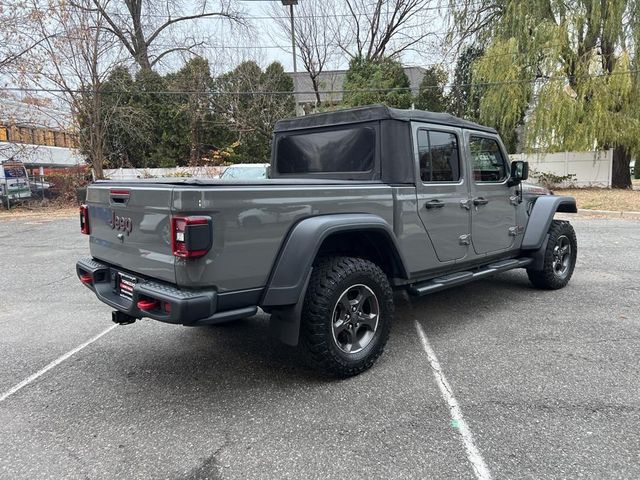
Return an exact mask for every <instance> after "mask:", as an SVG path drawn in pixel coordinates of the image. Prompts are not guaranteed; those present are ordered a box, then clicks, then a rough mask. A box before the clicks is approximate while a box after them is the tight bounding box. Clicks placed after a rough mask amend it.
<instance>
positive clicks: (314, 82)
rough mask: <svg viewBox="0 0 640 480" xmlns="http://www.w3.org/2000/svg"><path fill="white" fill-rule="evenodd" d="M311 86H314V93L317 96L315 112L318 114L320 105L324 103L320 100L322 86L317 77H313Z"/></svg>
mask: <svg viewBox="0 0 640 480" xmlns="http://www.w3.org/2000/svg"><path fill="white" fill-rule="evenodd" d="M311 84H312V85H313V92H314V93H315V95H316V108H315V111H316V112H317V111H318V109H319V108H320V104H321V103H322V101H321V100H320V85H318V77H317V76H315V77H314V76H313V75H312V76H311Z"/></svg>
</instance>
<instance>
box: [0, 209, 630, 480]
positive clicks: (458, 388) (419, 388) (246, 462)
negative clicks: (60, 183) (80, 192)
mask: <svg viewBox="0 0 640 480" xmlns="http://www.w3.org/2000/svg"><path fill="white" fill-rule="evenodd" d="M77 224H78V221H77V219H76V218H75V217H74V218H69V219H54V220H50V221H49V220H47V219H43V220H33V219H30V220H27V221H19V220H11V221H2V222H0V227H1V228H0V272H1V274H2V276H1V278H2V282H0V349H1V351H2V355H1V357H0V361H1V362H2V364H1V368H0V397H2V395H3V394H6V393H7V392H10V391H12V389H14V388H15V387H16V386H17V385H18V386H19V384H20V382H23V381H25V379H27V380H28V379H29V377H30V376H32V375H34V374H37V373H38V372H40V371H41V370H42V369H43V368H44V367H45V366H47V365H48V364H50V362H53V361H56V360H60V359H61V358H62V360H61V361H59V363H58V364H56V365H55V366H53V367H52V368H50V369H49V370H48V371H46V372H45V373H43V374H42V375H40V376H38V377H37V378H35V379H34V380H33V381H31V382H30V383H28V384H26V385H24V387H23V388H20V389H18V390H15V393H12V394H11V395H9V396H6V398H4V399H3V400H0V452H1V453H0V477H2V478H10V479H18V478H25V479H33V478H91V479H94V478H97V479H102V478H104V479H113V478H171V479H205V478H209V479H216V478H257V479H258V478H259V479H265V478H276V479H280V478H350V479H351V478H353V479H355V478H385V479H386V478H443V479H444V478H447V479H449V478H463V479H464V478H469V479H473V478H475V477H476V475H477V473H474V469H473V466H472V464H471V462H470V460H469V458H470V455H469V451H468V448H466V447H467V446H468V445H467V444H465V441H464V440H465V439H464V438H463V436H462V435H461V425H460V423H459V422H457V421H456V420H455V418H454V419H452V412H451V410H450V405H448V404H447V403H446V402H445V398H444V397H443V394H442V392H441V389H440V388H439V384H438V383H437V379H438V376H436V375H434V371H433V368H432V366H433V362H432V361H431V362H430V360H432V359H430V358H429V356H428V355H427V353H426V352H425V349H424V345H423V343H422V341H421V338H420V335H419V328H421V329H422V331H424V333H425V334H426V338H427V339H428V342H429V344H430V346H431V348H432V350H433V353H434V354H435V355H436V356H437V360H438V361H439V365H440V368H441V370H440V371H439V372H437V373H438V375H440V376H443V377H444V378H446V381H447V382H448V385H449V386H450V389H451V391H450V394H451V395H452V397H455V401H457V404H458V405H459V408H460V412H461V414H462V415H463V416H464V420H465V421H466V425H467V426H468V429H469V432H470V434H471V435H472V439H473V444H474V445H475V447H476V448H477V454H478V455H480V456H481V459H482V461H483V462H484V464H485V465H486V468H487V472H486V473H487V474H488V475H490V477H492V478H514V479H521V478H535V479H544V478H554V479H555V478H594V479H605V478H607V479H608V478H628V479H637V478H640V308H639V299H640V281H639V278H640V222H638V221H629V220H606V219H587V218H578V219H576V220H575V221H574V225H575V228H576V230H577V234H578V241H579V254H578V255H579V257H578V264H577V267H576V271H575V274H574V277H573V279H572V281H571V283H570V284H569V286H568V287H567V288H566V289H564V290H560V291H556V292H543V291H538V290H534V289H533V288H532V287H530V285H529V283H528V280H527V277H526V274H525V272H524V271H515V272H508V273H505V274H502V275H499V276H496V277H494V278H492V279H489V280H486V281H483V282H481V283H475V284H471V285H468V286H466V287H464V288H461V289H458V290H452V291H445V292H441V293H437V294H434V295H432V296H430V297H425V298H422V299H418V300H415V299H414V300H411V301H409V300H407V299H404V298H402V297H400V298H399V305H398V308H397V315H396V322H395V325H394V328H393V331H392V334H391V339H390V341H389V344H388V347H387V350H386V352H385V354H384V355H383V357H382V358H381V359H380V360H379V362H378V363H377V364H376V366H375V367H374V368H373V369H372V370H370V371H368V372H366V373H365V374H363V375H360V376H359V377H356V378H353V379H349V380H345V381H337V380H329V379H326V378H323V377H320V376H318V375H316V374H315V373H314V372H313V371H311V370H309V369H308V368H307V367H305V366H304V365H303V363H302V362H301V358H300V356H299V355H298V353H297V352H296V350H295V349H291V348H289V347H285V346H283V345H281V344H279V343H277V342H276V341H273V340H271V339H270V338H269V336H268V334H267V321H266V318H265V317H264V316H257V317H254V318H252V319H248V320H244V321H240V322H236V323H233V324H229V325H226V326H219V327H208V328H197V329H195V328H187V327H180V326H170V325H164V324H160V323H156V322H152V321H141V322H137V323H135V324H133V325H129V326H118V327H113V328H111V329H110V330H108V331H106V330H107V329H108V328H110V327H111V325H112V324H111V321H110V309H109V308H108V307H106V306H105V305H103V304H101V303H100V302H98V301H97V299H95V297H94V296H93V294H92V293H91V292H90V291H89V290H88V289H86V288H84V287H82V286H81V285H80V284H79V282H78V281H77V279H76V277H75V273H74V264H75V259H76V258H78V257H80V256H86V254H87V252H88V245H87V238H86V237H83V236H81V235H80V234H79V232H78V230H79V228H78V225H77ZM418 325H419V328H418ZM105 331H106V333H105ZM102 333H103V335H102V336H100V337H99V338H97V339H96V336H97V335H99V334H102ZM91 340H94V341H91ZM89 341H91V343H89V344H87V345H86V346H85V347H84V348H82V349H81V350H79V351H77V352H75V353H74V354H73V355H71V356H65V354H68V353H69V352H72V351H73V349H74V348H76V347H79V346H82V345H83V344H85V343H86V342H89ZM63 356H65V357H63ZM485 478H488V477H485Z"/></svg>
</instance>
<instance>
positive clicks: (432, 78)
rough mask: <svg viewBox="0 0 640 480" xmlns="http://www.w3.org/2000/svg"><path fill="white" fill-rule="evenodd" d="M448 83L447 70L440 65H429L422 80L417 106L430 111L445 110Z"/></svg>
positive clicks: (416, 100) (416, 99)
mask: <svg viewBox="0 0 640 480" xmlns="http://www.w3.org/2000/svg"><path fill="white" fill-rule="evenodd" d="M446 84H447V72H446V71H445V70H444V68H442V67H440V66H434V67H429V68H427V69H426V71H425V75H424V77H423V79H422V81H421V82H420V89H419V90H418V95H416V98H415V102H414V103H415V106H416V108H419V109H420V110H428V111H430V112H445V111H446V110H447V107H448V105H447V96H446V95H445V93H444V87H445V85H446Z"/></svg>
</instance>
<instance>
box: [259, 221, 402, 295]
mask: <svg viewBox="0 0 640 480" xmlns="http://www.w3.org/2000/svg"><path fill="white" fill-rule="evenodd" d="M350 231H358V232H377V233H381V234H382V235H384V236H385V239H386V241H388V242H389V244H390V245H392V246H393V248H392V249H391V251H389V252H388V254H389V255H392V256H393V257H394V258H393V260H394V262H395V263H396V265H398V267H399V270H400V275H401V276H402V277H403V278H408V270H407V267H406V263H405V261H404V258H403V257H402V253H401V251H400V248H399V247H398V244H397V241H396V237H395V234H394V233H393V229H392V228H391V226H390V225H389V223H387V222H386V221H385V220H384V219H383V218H382V217H379V216H378V215H374V214H366V213H345V214H332V215H320V216H316V217H308V218H305V219H304V220H301V221H300V222H298V223H297V224H295V225H294V226H293V227H292V228H291V230H290V232H289V235H288V236H287V238H286V240H285V241H284V244H283V246H282V248H281V250H280V253H279V255H278V257H277V259H276V261H275V264H274V266H273V268H272V269H271V277H270V278H269V282H268V283H267V286H266V289H265V293H264V296H263V298H262V302H261V306H265V307H273V306H279V305H293V304H295V303H297V302H298V300H299V299H300V297H301V296H303V295H304V291H303V290H304V286H305V283H306V282H307V280H308V276H309V273H310V271H311V266H312V264H313V261H314V260H315V258H316V255H317V253H318V250H319V249H320V246H321V245H322V243H323V242H324V241H325V240H326V239H327V238H328V237H329V236H331V235H333V234H335V233H339V232H350Z"/></svg>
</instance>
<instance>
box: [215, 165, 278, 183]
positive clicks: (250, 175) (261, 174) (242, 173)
mask: <svg viewBox="0 0 640 480" xmlns="http://www.w3.org/2000/svg"><path fill="white" fill-rule="evenodd" d="M220 178H222V179H224V180H250V179H260V178H267V167H229V168H227V169H226V170H225V171H224V172H223V173H222V175H221V176H220Z"/></svg>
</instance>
